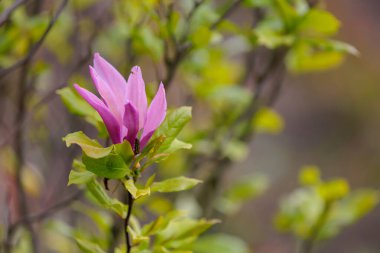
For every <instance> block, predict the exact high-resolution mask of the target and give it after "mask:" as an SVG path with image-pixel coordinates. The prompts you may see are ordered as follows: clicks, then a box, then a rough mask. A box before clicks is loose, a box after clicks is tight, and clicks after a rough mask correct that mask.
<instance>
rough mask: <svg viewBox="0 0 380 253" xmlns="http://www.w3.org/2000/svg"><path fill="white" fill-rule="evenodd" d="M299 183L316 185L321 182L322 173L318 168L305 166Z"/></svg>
mask: <svg viewBox="0 0 380 253" xmlns="http://www.w3.org/2000/svg"><path fill="white" fill-rule="evenodd" d="M299 182H300V183H301V184H303V185H316V184H319V183H320V182H321V177H320V171H319V168H318V167H317V166H305V167H303V168H302V169H301V172H300V174H299Z"/></svg>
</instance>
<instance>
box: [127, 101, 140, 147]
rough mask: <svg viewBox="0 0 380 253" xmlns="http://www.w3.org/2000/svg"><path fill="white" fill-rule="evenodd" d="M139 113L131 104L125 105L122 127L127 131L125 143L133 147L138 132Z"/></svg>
mask: <svg viewBox="0 0 380 253" xmlns="http://www.w3.org/2000/svg"><path fill="white" fill-rule="evenodd" d="M138 124H139V113H138V111H137V109H136V107H134V105H133V104H132V103H131V102H128V103H127V104H126V105H125V111H124V126H125V127H126V128H127V129H128V133H127V136H126V138H127V141H129V143H131V146H132V147H134V144H135V140H136V137H137V133H138V131H139V125H138Z"/></svg>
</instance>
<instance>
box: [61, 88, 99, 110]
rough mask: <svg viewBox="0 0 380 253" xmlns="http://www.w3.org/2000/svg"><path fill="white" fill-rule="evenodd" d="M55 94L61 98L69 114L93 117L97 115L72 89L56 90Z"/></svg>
mask: <svg viewBox="0 0 380 253" xmlns="http://www.w3.org/2000/svg"><path fill="white" fill-rule="evenodd" d="M57 94H58V95H59V96H61V99H62V102H63V104H64V105H65V106H66V107H67V109H68V110H69V112H71V113H72V114H74V115H78V116H83V117H84V116H90V115H92V116H95V115H97V114H98V113H97V112H96V111H95V109H94V108H92V107H91V106H90V105H89V104H88V103H87V102H86V101H85V100H84V99H83V98H82V97H81V96H79V95H78V94H77V93H76V92H75V91H74V89H73V88H71V87H65V88H62V89H60V90H57Z"/></svg>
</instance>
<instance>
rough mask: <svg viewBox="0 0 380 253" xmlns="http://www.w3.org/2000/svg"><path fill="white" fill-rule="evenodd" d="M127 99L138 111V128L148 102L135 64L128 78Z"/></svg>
mask: <svg viewBox="0 0 380 253" xmlns="http://www.w3.org/2000/svg"><path fill="white" fill-rule="evenodd" d="M127 99H128V100H129V101H131V103H132V104H133V105H134V106H135V108H136V109H137V111H138V112H139V130H140V129H142V128H143V127H144V123H145V121H146V111H147V108H148V102H147V99H146V93H145V83H144V80H143V78H142V74H141V69H140V67H138V66H135V67H133V68H132V70H131V74H130V75H129V78H128V86H127Z"/></svg>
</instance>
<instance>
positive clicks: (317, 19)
mask: <svg viewBox="0 0 380 253" xmlns="http://www.w3.org/2000/svg"><path fill="white" fill-rule="evenodd" d="M339 27H340V22H339V20H338V19H337V18H336V17H334V15H332V14H331V13H330V12H328V11H325V10H321V9H311V10H310V11H309V12H307V14H306V15H305V17H303V19H302V21H301V23H300V24H299V25H298V27H297V29H298V31H299V32H302V33H306V34H310V35H326V36H328V35H334V34H335V33H336V32H337V31H338V30H339Z"/></svg>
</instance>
